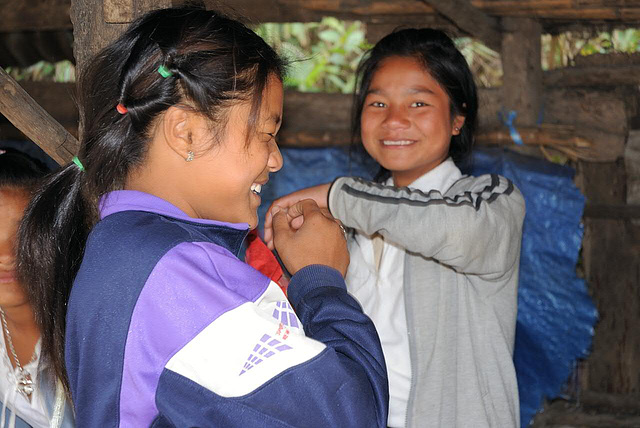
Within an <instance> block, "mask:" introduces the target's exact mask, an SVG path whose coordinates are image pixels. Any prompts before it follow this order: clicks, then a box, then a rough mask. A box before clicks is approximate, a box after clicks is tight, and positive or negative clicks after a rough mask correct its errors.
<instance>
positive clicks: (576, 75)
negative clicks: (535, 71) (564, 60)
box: [543, 64, 640, 87]
mask: <svg viewBox="0 0 640 428" xmlns="http://www.w3.org/2000/svg"><path fill="white" fill-rule="evenodd" d="M543 82H544V84H545V86H559V87H567V86H636V85H640V64H633V65H622V66H596V67H566V68H558V69H556V70H549V71H546V72H545V73H544V76H543Z"/></svg>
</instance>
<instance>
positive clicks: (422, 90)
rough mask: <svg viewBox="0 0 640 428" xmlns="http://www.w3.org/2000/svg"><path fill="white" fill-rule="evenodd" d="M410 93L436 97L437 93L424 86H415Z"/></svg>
mask: <svg viewBox="0 0 640 428" xmlns="http://www.w3.org/2000/svg"><path fill="white" fill-rule="evenodd" d="M409 93H411V94H429V95H435V92H433V91H432V90H431V89H429V88H425V87H424V86H414V87H412V88H410V89H409Z"/></svg>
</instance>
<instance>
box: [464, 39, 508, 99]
mask: <svg viewBox="0 0 640 428" xmlns="http://www.w3.org/2000/svg"><path fill="white" fill-rule="evenodd" d="M454 42H455V44H456V47H457V48H458V49H459V50H460V52H461V53H462V55H463V56H464V58H465V59H466V60H467V64H469V68H470V69H471V72H472V73H473V76H474V77H475V79H476V84H477V85H478V86H482V87H493V86H500V85H501V82H502V61H501V60H500V54H499V53H498V52H496V51H494V50H493V49H491V48H489V47H487V46H486V45H485V44H483V43H482V42H480V41H478V40H475V39H472V38H470V37H460V38H457V39H455V40H454Z"/></svg>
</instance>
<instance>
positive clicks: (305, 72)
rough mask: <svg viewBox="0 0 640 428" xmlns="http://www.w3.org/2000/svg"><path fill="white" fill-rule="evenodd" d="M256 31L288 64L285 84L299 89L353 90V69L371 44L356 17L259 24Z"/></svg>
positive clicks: (305, 90)
mask: <svg viewBox="0 0 640 428" xmlns="http://www.w3.org/2000/svg"><path fill="white" fill-rule="evenodd" d="M255 30H256V32H257V33H258V34H259V35H260V36H261V37H263V38H264V39H265V40H266V41H267V42H268V43H269V44H270V45H271V46H273V47H274V48H275V49H276V50H277V51H278V52H279V53H280V54H281V55H283V56H284V57H285V58H287V59H288V60H289V61H290V62H291V64H290V68H289V72H288V74H287V76H286V78H285V87H287V88H293V89H297V90H299V91H303V92H342V93H350V92H353V89H354V85H355V70H356V68H357V66H358V62H359V61H360V58H362V55H363V54H364V52H365V51H366V50H367V49H369V48H370V47H371V45H369V44H368V43H367V41H366V40H365V28H364V25H363V24H362V23H360V22H359V21H353V22H349V21H341V20H338V19H336V18H332V17H326V18H323V19H322V21H321V22H310V23H304V24H303V23H298V22H295V23H285V24H272V23H267V24H261V25H259V26H258V27H257V28H256V29H255Z"/></svg>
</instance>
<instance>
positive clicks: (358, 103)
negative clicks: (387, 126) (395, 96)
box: [351, 28, 478, 180]
mask: <svg viewBox="0 0 640 428" xmlns="http://www.w3.org/2000/svg"><path fill="white" fill-rule="evenodd" d="M392 56H401V57H413V58H416V59H417V60H418V61H420V62H421V63H422V64H423V65H424V67H425V70H426V71H427V72H428V73H429V74H430V75H431V77H433V78H434V79H435V80H436V81H437V82H438V84H439V85H440V86H441V87H442V89H444V91H445V93H446V94H447V96H448V97H449V103H450V106H451V117H455V116H458V115H461V116H464V117H465V121H464V126H462V128H461V129H460V133H459V134H458V135H454V136H453V137H452V138H451V144H450V146H449V156H451V157H452V158H453V160H454V161H455V162H460V161H462V160H464V159H465V158H466V157H467V156H469V155H470V154H471V150H472V148H473V142H474V134H475V130H476V126H477V117H478V96H477V89H476V85H475V82H474V80H473V74H472V73H471V70H470V69H469V66H468V65H467V61H466V60H465V58H464V56H462V54H461V53H460V51H459V50H458V49H457V48H456V46H455V44H454V43H453V41H452V40H451V38H449V36H447V35H446V34H445V33H444V32H442V31H440V30H434V29H432V28H420V29H416V28H406V29H402V30H398V31H394V32H392V33H391V34H388V35H387V36H385V37H383V38H382V39H381V40H380V41H379V42H378V43H376V45H375V46H374V47H373V48H372V49H371V50H370V51H369V52H367V54H365V56H364V57H363V59H362V61H361V62H360V64H359V65H358V69H357V71H356V76H357V80H356V88H357V89H356V91H355V93H354V100H353V107H352V111H351V149H352V153H354V152H357V151H361V150H363V148H362V139H361V135H360V133H361V124H360V117H361V116H362V110H363V108H364V101H365V98H366V96H367V92H368V91H369V86H370V85H371V80H372V79H373V75H374V74H375V72H376V71H377V69H378V67H379V66H380V63H381V62H382V61H383V60H384V59H386V58H389V57H392ZM388 177H389V171H387V170H386V169H385V168H383V167H382V166H381V167H380V172H379V173H378V175H377V176H376V179H377V180H384V179H386V178H388Z"/></svg>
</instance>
